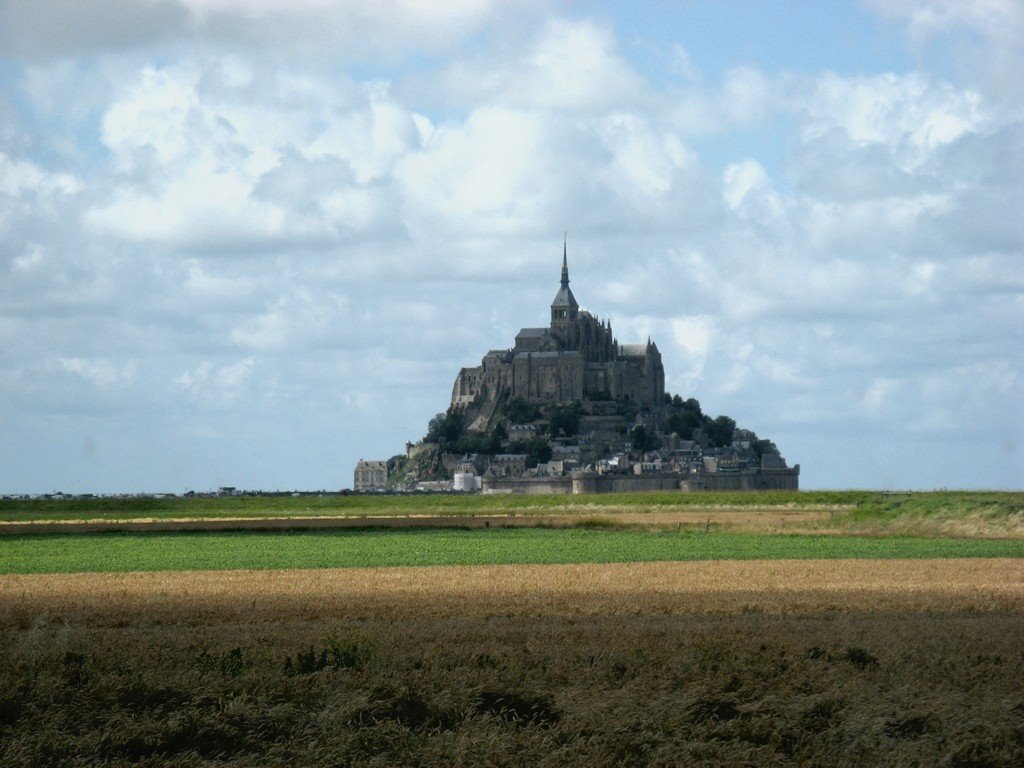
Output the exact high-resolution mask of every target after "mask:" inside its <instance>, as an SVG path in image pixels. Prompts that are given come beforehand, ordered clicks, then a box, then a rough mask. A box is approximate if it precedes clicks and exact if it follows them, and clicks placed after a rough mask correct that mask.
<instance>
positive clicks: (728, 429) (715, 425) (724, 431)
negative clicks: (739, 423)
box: [704, 416, 736, 448]
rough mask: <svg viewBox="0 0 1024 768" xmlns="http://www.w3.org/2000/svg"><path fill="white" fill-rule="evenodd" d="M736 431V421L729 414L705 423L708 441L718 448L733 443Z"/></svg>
mask: <svg viewBox="0 0 1024 768" xmlns="http://www.w3.org/2000/svg"><path fill="white" fill-rule="evenodd" d="M735 431H736V421H735V420H734V419H730V418H729V417H728V416H719V417H717V418H715V419H714V420H713V421H708V422H707V423H705V424H704V432H705V433H706V434H707V436H708V442H709V443H711V445H712V446H714V447H716V448H724V447H725V446H727V445H732V436H733V433H734V432H735Z"/></svg>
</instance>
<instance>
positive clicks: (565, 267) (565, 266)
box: [562, 232, 569, 286]
mask: <svg viewBox="0 0 1024 768" xmlns="http://www.w3.org/2000/svg"><path fill="white" fill-rule="evenodd" d="M568 239H569V234H568V232H567V233H566V234H565V236H564V237H563V239H562V285H563V286H568V285H569V250H568V244H567V243H568Z"/></svg>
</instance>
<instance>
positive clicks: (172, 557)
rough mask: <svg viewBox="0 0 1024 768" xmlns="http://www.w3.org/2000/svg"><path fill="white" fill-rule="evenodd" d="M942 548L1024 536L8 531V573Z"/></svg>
mask: <svg viewBox="0 0 1024 768" xmlns="http://www.w3.org/2000/svg"><path fill="white" fill-rule="evenodd" d="M934 557H1024V542H1022V541H1012V540H986V539H928V538H913V537H894V536H887V537H868V536H837V535H826V536H788V535H776V536H759V535H753V534H742V533H717V532H711V533H704V532H693V531H682V532H650V531H634V530H628V531H600V530H586V529H570V530H551V529H544V528H525V529H514V530H490V531H479V530H478V531H465V530H411V531H391V530H373V531H333V532H323V531H320V532H294V533H245V532H237V533H167V534H156V533H143V534H132V533H122V534H115V533H109V534H108V533H103V534H87V535H73V534H72V535H67V534H27V535H22V536H9V537H5V538H3V539H0V572H2V573H75V572H118V571H165V570H166V571H171V570H215V569H263V568H270V569H275V568H346V567H360V566H425V565H483V564H511V563H518V564H542V563H617V562H651V561H670V560H678V561H684V560H716V559H730V560H756V559H809V558H825V559H834V558H934Z"/></svg>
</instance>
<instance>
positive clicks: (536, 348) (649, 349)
mask: <svg viewBox="0 0 1024 768" xmlns="http://www.w3.org/2000/svg"><path fill="white" fill-rule="evenodd" d="M503 397H509V398H512V397H518V398H522V399H523V400H525V401H526V402H527V403H536V404H542V403H549V404H566V403H571V402H574V401H583V400H597V401H601V400H615V401H622V400H632V401H634V402H636V403H637V404H638V405H640V406H641V407H651V406H654V405H657V404H660V403H661V402H662V401H663V399H664V397H665V369H664V368H663V367H662V364H661V353H660V352H659V351H658V346H657V344H655V343H653V342H652V341H651V340H650V339H648V340H647V342H646V343H645V344H619V342H618V341H617V340H616V339H615V336H614V335H613V334H612V329H611V325H610V323H607V322H604V321H602V320H600V319H598V318H597V317H595V316H594V315H592V314H590V313H589V312H587V311H586V310H580V307H579V304H578V303H577V301H576V297H575V296H573V295H572V289H570V288H569V264H568V258H567V254H566V251H565V247H564V246H563V250H562V283H561V286H560V287H559V289H558V293H557V294H555V299H554V301H552V302H551V324H550V325H549V326H548V327H546V328H523V329H522V330H521V331H519V333H518V334H516V340H515V346H514V347H513V348H512V349H507V350H492V351H490V352H488V353H487V354H486V355H485V356H484V358H483V361H482V362H481V364H480V365H478V366H476V367H475V368H463V369H462V370H461V371H459V374H458V376H457V377H456V379H455V386H454V388H453V389H452V402H451V405H452V407H453V408H460V409H465V410H467V411H468V412H469V413H471V414H472V416H473V417H475V418H474V419H473V421H472V423H471V425H470V429H474V428H476V429H477V430H481V429H483V428H484V425H485V424H486V422H487V421H488V420H489V419H490V417H491V412H490V411H491V409H490V408H488V404H494V403H497V402H498V400H500V399H502V398H503Z"/></svg>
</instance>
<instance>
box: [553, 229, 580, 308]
mask: <svg viewBox="0 0 1024 768" xmlns="http://www.w3.org/2000/svg"><path fill="white" fill-rule="evenodd" d="M579 308H580V305H579V304H577V303H576V297H575V296H573V295H572V290H571V289H570V288H569V257H568V252H567V245H566V243H565V242H564V241H563V243H562V285H561V287H560V288H559V289H558V293H557V294H555V300H554V301H552V302H551V325H552V327H554V326H556V325H565V324H567V323H569V322H570V321H572V320H575V319H576V315H577V313H578V312H579Z"/></svg>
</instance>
